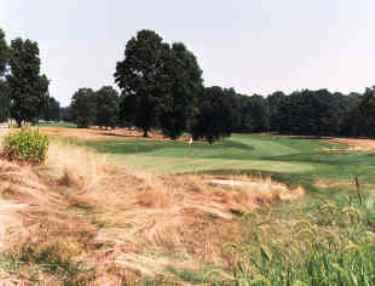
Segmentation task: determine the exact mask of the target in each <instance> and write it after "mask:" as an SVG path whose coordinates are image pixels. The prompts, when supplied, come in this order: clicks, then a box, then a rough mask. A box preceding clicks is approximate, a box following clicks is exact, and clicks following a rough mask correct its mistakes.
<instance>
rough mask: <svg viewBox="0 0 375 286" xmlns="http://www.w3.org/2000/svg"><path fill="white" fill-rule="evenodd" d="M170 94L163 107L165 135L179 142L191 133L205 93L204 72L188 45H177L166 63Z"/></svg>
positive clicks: (162, 103)
mask: <svg viewBox="0 0 375 286" xmlns="http://www.w3.org/2000/svg"><path fill="white" fill-rule="evenodd" d="M165 80H166V86H167V87H166V92H165V94H163V96H161V99H160V104H159V113H158V118H159V123H160V127H161V130H162V132H163V133H164V134H165V135H166V136H168V137H170V138H172V139H177V138H178V137H180V136H181V134H182V133H183V132H184V131H186V130H187V129H189V125H190V123H191V122H190V120H191V118H192V117H193V113H194V110H195V107H196V106H197V103H198V100H199V96H200V95H201V94H202V91H203V79H202V70H201V69H200V67H199V65H198V62H197V59H196V57H195V56H194V54H193V53H192V52H190V51H189V50H188V49H187V48H186V47H185V45H184V44H182V43H174V44H173V45H172V48H171V50H170V52H169V55H168V58H167V62H166V72H165Z"/></svg>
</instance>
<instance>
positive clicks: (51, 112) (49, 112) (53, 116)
mask: <svg viewBox="0 0 375 286" xmlns="http://www.w3.org/2000/svg"><path fill="white" fill-rule="evenodd" d="M43 119H44V120H46V121H60V119H61V108H60V103H59V102H58V101H57V100H56V99H55V98H53V97H48V98H47V100H46V102H45V105H44V110H43Z"/></svg>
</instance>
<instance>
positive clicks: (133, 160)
mask: <svg viewBox="0 0 375 286" xmlns="http://www.w3.org/2000/svg"><path fill="white" fill-rule="evenodd" d="M80 144H83V145H85V146H87V147H89V148H92V149H94V150H96V151H98V152H100V153H105V154H108V155H109V156H110V159H111V160H112V161H113V162H114V163H116V164H120V165H121V164H124V165H127V166H129V167H132V168H135V169H139V170H146V171H151V172H155V173H159V174H166V173H197V172H199V173H201V172H204V173H211V174H220V175H231V174H252V175H254V174H255V175H264V176H271V177H273V178H275V179H277V180H279V181H283V182H286V183H288V184H290V185H295V186H296V185H302V186H304V187H306V188H307V189H309V190H311V191H313V192H316V193H319V192H322V191H323V190H321V189H319V188H317V187H316V184H315V183H316V181H317V180H327V181H334V182H339V183H340V182H341V183H342V184H341V185H339V186H336V187H335V186H333V187H331V188H330V192H331V193H335V192H336V191H337V192H341V191H342V190H343V189H348V190H351V189H353V187H352V186H351V185H350V182H352V181H353V178H354V177H356V176H359V178H360V182H362V183H363V184H362V186H363V188H366V189H371V188H372V187H375V153H372V152H354V151H353V152H351V151H349V150H347V149H346V146H343V145H340V146H338V145H332V144H330V143H328V142H327V140H324V139H301V138H291V137H284V136H273V135H267V134H266V135H263V134H262V135H239V134H235V135H233V136H232V137H231V138H227V139H225V140H223V141H220V142H218V143H215V144H213V145H209V144H207V143H203V142H200V143H195V144H194V145H193V147H192V148H189V146H188V144H187V143H186V142H179V141H178V142H174V141H153V140H148V139H137V140H135V139H116V140H109V141H103V140H101V141H86V142H80ZM329 149H332V150H329ZM337 149H341V150H337ZM345 183H346V184H345ZM324 191H325V190H324Z"/></svg>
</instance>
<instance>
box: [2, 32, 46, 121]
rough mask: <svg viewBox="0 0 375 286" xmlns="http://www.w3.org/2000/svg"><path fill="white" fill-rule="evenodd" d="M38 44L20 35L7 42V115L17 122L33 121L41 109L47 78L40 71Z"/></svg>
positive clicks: (44, 98) (44, 97)
mask: <svg viewBox="0 0 375 286" xmlns="http://www.w3.org/2000/svg"><path fill="white" fill-rule="evenodd" d="M40 64H41V61H40V57H39V47H38V44H37V43H36V42H32V41H30V40H22V39H20V38H18V39H15V40H13V41H12V42H11V49H10V58H9V66H10V73H9V74H8V75H7V81H8V84H9V96H10V100H11V116H12V117H13V118H14V119H15V120H16V122H17V124H18V126H20V125H21V124H22V122H25V121H31V122H33V121H35V120H36V119H37V118H38V116H39V115H40V114H41V111H42V110H43V106H44V102H45V100H46V98H47V96H48V85H49V81H48V79H47V77H46V76H45V75H41V74H40Z"/></svg>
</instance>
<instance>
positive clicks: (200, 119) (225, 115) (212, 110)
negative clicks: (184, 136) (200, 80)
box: [192, 86, 238, 144]
mask: <svg viewBox="0 0 375 286" xmlns="http://www.w3.org/2000/svg"><path fill="white" fill-rule="evenodd" d="M234 95H235V92H234V90H233V89H229V90H228V89H222V88H221V87H218V86H214V87H209V88H206V89H205V90H204V92H203V95H202V96H201V97H200V98H199V99H200V100H199V105H198V109H199V113H198V114H197V116H196V118H195V120H194V123H193V126H192V135H193V138H194V139H195V140H197V139H205V140H207V141H208V142H209V143H210V144H212V143H214V142H215V141H217V140H219V139H220V138H223V137H228V136H230V135H231V133H232V131H233V130H234V128H235V126H236V124H238V121H237V115H236V108H235V107H234V102H235V98H234Z"/></svg>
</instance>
